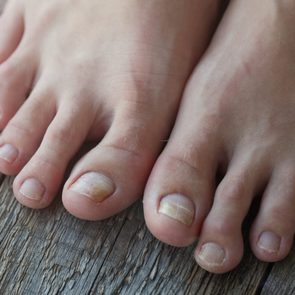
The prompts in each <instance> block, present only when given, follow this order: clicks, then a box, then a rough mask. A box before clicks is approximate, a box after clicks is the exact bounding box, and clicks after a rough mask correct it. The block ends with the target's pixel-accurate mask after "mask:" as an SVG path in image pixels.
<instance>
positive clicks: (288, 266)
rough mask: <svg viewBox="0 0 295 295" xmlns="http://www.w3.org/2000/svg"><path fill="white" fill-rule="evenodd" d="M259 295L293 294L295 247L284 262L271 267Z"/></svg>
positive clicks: (294, 290)
mask: <svg viewBox="0 0 295 295" xmlns="http://www.w3.org/2000/svg"><path fill="white" fill-rule="evenodd" d="M261 294H262V295H269V294H280V295H294V294H295V246H294V247H293V249H292V251H291V253H290V255H289V256H288V257H287V258H286V259H285V260H284V261H282V262H279V263H276V264H274V265H273V267H272V269H271V271H270V274H269V276H268V277H267V278H266V281H265V284H264V286H263V289H262V292H261Z"/></svg>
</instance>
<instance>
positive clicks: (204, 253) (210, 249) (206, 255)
mask: <svg viewBox="0 0 295 295" xmlns="http://www.w3.org/2000/svg"><path fill="white" fill-rule="evenodd" d="M197 260H198V262H199V264H200V265H204V266H220V265H222V264H223V263H224V261H225V251H224V249H223V248H222V247H221V246H220V245H218V244H215V243H207V244H204V245H203V246H202V248H201V250H200V253H199V254H198V257H197Z"/></svg>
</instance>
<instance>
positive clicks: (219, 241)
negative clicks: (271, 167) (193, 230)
mask: <svg viewBox="0 0 295 295" xmlns="http://www.w3.org/2000/svg"><path fill="white" fill-rule="evenodd" d="M245 156H246V155H245V154H244V155H243V153H239V155H238V156H237V157H235V159H239V160H235V159H232V162H231V165H230V167H229V168H228V172H227V174H226V175H225V177H224V178H223V180H222V181H221V183H220V184H219V186H218V187H217V190H216V193H215V197H214V202H213V206H212V208H211V211H210V213H209V215H208V216H207V218H206V219H205V221H204V224H203V226H202V232H201V236H200V240H199V243H198V247H197V249H196V253H195V257H196V260H197V262H198V264H199V265H200V266H201V267H202V268H204V269H206V270H207V271H210V272H214V273H224V272H227V271H230V270H232V269H233V268H234V267H236V266H237V265H238V263H239V262H240V260H241V258H242V255H243V237H242V232H241V227H242V223H243V221H244V218H245V217H246V215H247V213H248V210H249V208H250V205H251V202H252V199H253V196H254V195H255V193H256V192H257V190H259V189H260V186H261V185H262V182H263V180H262V178H261V177H260V176H261V175H266V171H265V169H266V167H265V166H264V165H263V164H262V163H263V161H262V162H261V163H257V161H255V160H254V159H253V157H245ZM243 159H244V160H245V159H246V160H245V161H243ZM236 162H237V163H236ZM254 171H255V172H254Z"/></svg>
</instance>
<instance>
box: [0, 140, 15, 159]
mask: <svg viewBox="0 0 295 295" xmlns="http://www.w3.org/2000/svg"><path fill="white" fill-rule="evenodd" d="M17 156H18V150H17V149H16V148H15V147H14V146H13V145H11V144H8V143H6V144H4V145H2V146H1V147H0V158H1V159H3V160H5V161H6V162H8V163H9V164H11V163H12V162H14V161H15V159H16V158H17Z"/></svg>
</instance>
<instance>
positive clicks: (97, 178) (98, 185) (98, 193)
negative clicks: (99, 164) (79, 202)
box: [70, 172, 115, 203]
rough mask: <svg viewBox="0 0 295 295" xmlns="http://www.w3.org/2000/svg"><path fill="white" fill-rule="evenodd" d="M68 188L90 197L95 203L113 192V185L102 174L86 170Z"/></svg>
mask: <svg viewBox="0 0 295 295" xmlns="http://www.w3.org/2000/svg"><path fill="white" fill-rule="evenodd" d="M70 190H72V191H74V192H77V193H79V194H81V195H84V196H86V197H88V198H91V199H92V200H93V201H95V202H97V203H101V202H103V201H104V200H105V199H107V198H108V197H110V196H111V195H112V194H113V193H114V191H115V185H114V183H113V181H112V180H111V179H110V178H109V177H107V176H105V175H104V174H101V173H97V172H88V173H86V174H84V175H82V176H81V177H80V178H79V179H78V180H77V181H76V182H74V183H73V184H72V185H71V187H70Z"/></svg>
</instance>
